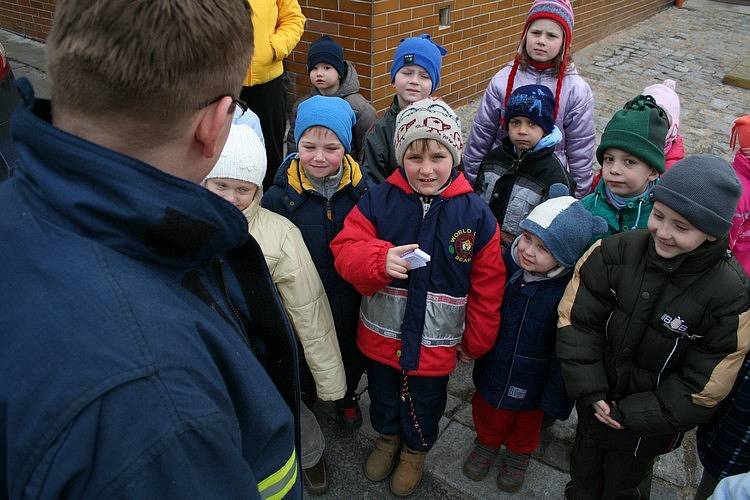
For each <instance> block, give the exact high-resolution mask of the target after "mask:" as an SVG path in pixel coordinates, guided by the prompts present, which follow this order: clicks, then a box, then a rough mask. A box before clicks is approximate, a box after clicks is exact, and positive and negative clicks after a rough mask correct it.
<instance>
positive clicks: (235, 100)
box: [199, 94, 250, 118]
mask: <svg viewBox="0 0 750 500" xmlns="http://www.w3.org/2000/svg"><path fill="white" fill-rule="evenodd" d="M226 96H227V94H225V95H220V96H219V97H216V98H214V99H211V100H210V101H208V102H207V103H205V104H202V105H200V106H199V108H205V107H206V106H210V105H211V104H213V103H215V102H218V101H220V100H222V99H224V98H225V97H226ZM230 97H231V96H230ZM237 108H240V109H241V110H242V113H240V116H242V115H244V114H245V112H246V111H247V110H248V109H250V106H248V105H247V103H246V102H245V101H243V100H242V99H240V98H239V97H232V107H231V108H229V112H230V113H234V111H235V110H236V109H237ZM238 118H239V117H238Z"/></svg>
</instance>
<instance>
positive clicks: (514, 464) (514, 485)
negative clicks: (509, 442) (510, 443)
mask: <svg viewBox="0 0 750 500" xmlns="http://www.w3.org/2000/svg"><path fill="white" fill-rule="evenodd" d="M530 458H531V455H530V454H529V453H513V452H512V451H510V450H508V449H506V450H505V459H504V460H503V465H502V467H500V473H499V474H498V475H497V487H498V488H500V489H501V490H503V491H508V492H511V493H512V492H514V491H518V490H520V489H521V486H523V480H524V478H525V477H526V469H527V468H528V467H529V460H530Z"/></svg>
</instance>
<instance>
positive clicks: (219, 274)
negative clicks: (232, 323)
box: [211, 257, 255, 353]
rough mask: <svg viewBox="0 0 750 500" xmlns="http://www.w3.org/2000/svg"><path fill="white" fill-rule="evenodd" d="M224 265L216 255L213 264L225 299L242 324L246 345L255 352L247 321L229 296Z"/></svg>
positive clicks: (242, 335)
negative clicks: (246, 324)
mask: <svg viewBox="0 0 750 500" xmlns="http://www.w3.org/2000/svg"><path fill="white" fill-rule="evenodd" d="M222 265H223V261H222V260H221V259H220V258H218V257H214V258H213V259H211V266H212V267H213V270H214V274H215V275H216V280H217V282H218V285H219V288H220V289H221V291H222V293H223V294H224V301H225V302H226V303H227V307H229V310H230V311H231V312H232V315H233V316H234V319H235V320H236V321H237V324H238V325H239V326H240V336H241V337H242V340H243V341H244V342H245V345H247V347H248V348H249V349H250V351H252V352H253V353H254V352H255V350H254V349H253V346H252V344H251V343H250V337H249V336H248V334H247V330H246V329H245V322H244V320H243V319H242V316H241V315H240V312H239V310H238V309H237V308H236V307H235V305H234V302H232V299H231V298H230V297H229V290H228V289H227V283H226V281H224V271H223V270H222Z"/></svg>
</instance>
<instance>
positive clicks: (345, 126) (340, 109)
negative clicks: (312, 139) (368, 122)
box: [294, 95, 357, 153]
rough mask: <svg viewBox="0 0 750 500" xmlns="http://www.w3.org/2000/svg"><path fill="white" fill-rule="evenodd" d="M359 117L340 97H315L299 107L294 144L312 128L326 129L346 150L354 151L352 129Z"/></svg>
mask: <svg viewBox="0 0 750 500" xmlns="http://www.w3.org/2000/svg"><path fill="white" fill-rule="evenodd" d="M356 122H357V117H356V115H355V114H354V111H352V107H351V106H350V105H349V103H348V102H346V101H345V100H343V99H342V98H340V97H328V96H322V95H314V96H312V97H310V98H309V99H305V100H304V101H302V102H301V103H300V105H299V106H298V107H297V119H296V120H295V121H294V142H295V144H299V139H300V137H302V134H304V133H305V131H306V130H307V129H309V128H310V127H316V126H320V127H325V128H327V129H330V130H331V131H332V132H333V133H334V134H336V137H338V138H339V141H341V144H343V145H344V150H345V151H346V152H347V153H349V152H351V150H352V128H353V127H354V124H355V123H356Z"/></svg>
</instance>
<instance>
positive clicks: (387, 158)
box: [359, 34, 448, 184]
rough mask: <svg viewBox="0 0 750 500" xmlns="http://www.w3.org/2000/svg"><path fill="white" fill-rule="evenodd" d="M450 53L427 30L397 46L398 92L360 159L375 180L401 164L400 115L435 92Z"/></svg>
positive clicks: (394, 70)
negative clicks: (397, 138) (398, 156)
mask: <svg viewBox="0 0 750 500" xmlns="http://www.w3.org/2000/svg"><path fill="white" fill-rule="evenodd" d="M447 53H448V51H446V50H445V49H444V48H443V47H442V46H441V45H438V44H437V43H435V42H434V41H433V40H432V39H431V38H430V35H427V34H424V35H419V36H415V37H413V38H404V39H403V40H401V43H400V44H399V46H398V47H397V48H396V53H395V54H394V55H393V62H392V63H391V83H392V84H393V87H394V88H395V89H396V95H394V96H393V103H392V104H391V107H390V108H388V110H387V111H386V112H385V114H384V115H383V117H382V118H380V119H379V120H378V121H376V122H375V125H373V126H372V128H371V129H370V131H369V132H367V135H366V136H365V143H364V145H363V146H362V157H361V158H360V162H359V163H360V165H362V168H363V169H365V170H366V171H367V173H368V174H369V176H370V179H371V180H372V181H374V182H376V183H378V184H379V183H381V182H383V181H384V180H385V179H386V178H387V177H388V176H389V175H391V174H392V173H393V171H394V170H396V169H397V168H398V163H399V161H398V160H397V159H396V151H395V149H394V148H393V136H394V135H395V133H396V116H398V114H399V112H400V111H401V110H402V109H404V108H405V107H407V106H408V105H409V104H414V103H415V102H417V101H421V100H422V99H425V98H426V97H429V96H431V95H432V94H434V93H435V89H437V88H438V85H439V84H440V68H441V67H442V64H443V56H444V55H445V54H447Z"/></svg>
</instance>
